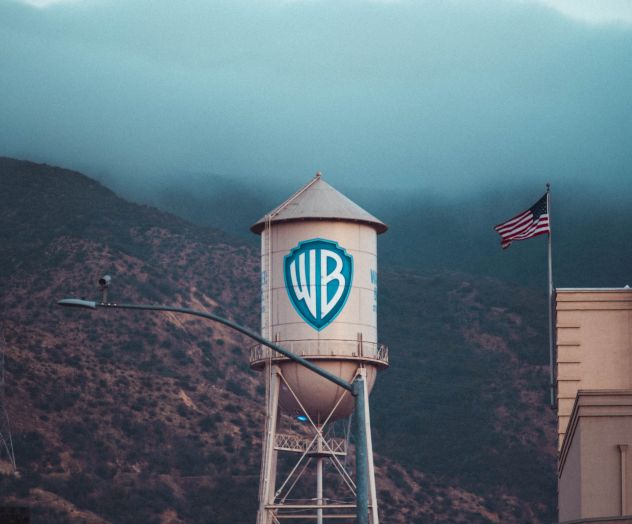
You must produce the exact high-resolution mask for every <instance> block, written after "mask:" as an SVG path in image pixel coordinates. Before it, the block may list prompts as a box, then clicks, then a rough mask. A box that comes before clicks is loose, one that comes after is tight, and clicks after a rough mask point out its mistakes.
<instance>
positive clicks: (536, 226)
mask: <svg viewBox="0 0 632 524" xmlns="http://www.w3.org/2000/svg"><path fill="white" fill-rule="evenodd" d="M494 229H495V230H496V231H497V232H498V234H499V235H500V238H501V241H500V245H501V246H502V248H503V249H506V248H508V247H509V246H510V245H511V243H512V242H513V241H514V240H526V239H528V238H533V237H535V236H538V235H542V234H544V233H549V232H550V229H549V215H548V213H543V214H541V215H540V216H539V217H537V218H536V219H535V220H534V217H533V213H532V211H531V209H527V210H526V211H524V212H522V213H520V214H519V215H517V216H515V217H514V218H512V219H510V220H508V221H507V222H503V223H502V224H498V225H497V226H496V227H494Z"/></svg>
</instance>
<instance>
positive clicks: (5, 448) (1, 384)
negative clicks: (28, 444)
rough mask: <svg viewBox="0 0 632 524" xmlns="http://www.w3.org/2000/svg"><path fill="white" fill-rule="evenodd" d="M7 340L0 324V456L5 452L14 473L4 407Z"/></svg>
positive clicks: (16, 472)
mask: <svg viewBox="0 0 632 524" xmlns="http://www.w3.org/2000/svg"><path fill="white" fill-rule="evenodd" d="M6 347H7V342H6V340H5V338H4V330H3V327H2V324H0V456H2V454H3V452H6V454H7V457H8V459H9V462H10V463H11V469H12V471H13V474H14V475H17V474H18V468H17V466H16V465H15V453H14V452H13V439H12V438H11V428H10V426H9V416H8V415H7V411H6V409H5V401H4V391H5V386H6V383H5V375H4V352H5V349H6Z"/></svg>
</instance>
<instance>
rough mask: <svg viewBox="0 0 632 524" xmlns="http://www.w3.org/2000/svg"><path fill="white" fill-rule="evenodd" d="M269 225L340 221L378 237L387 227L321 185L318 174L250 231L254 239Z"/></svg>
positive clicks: (327, 186) (337, 192)
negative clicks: (365, 228)
mask: <svg viewBox="0 0 632 524" xmlns="http://www.w3.org/2000/svg"><path fill="white" fill-rule="evenodd" d="M268 216H269V217H270V222H271V223H278V222H295V221H299V220H340V221H343V222H360V223H363V224H367V225H369V226H372V227H373V228H375V230H376V231H377V233H378V234H380V233H384V231H386V230H387V229H388V226H387V225H386V224H384V222H382V221H381V220H378V219H377V218H375V217H374V216H373V215H371V214H370V213H369V212H368V211H365V210H364V209H362V208H361V207H360V206H359V205H358V204H356V203H355V202H353V201H351V200H349V199H348V198H347V197H346V196H344V195H343V194H342V193H340V192H339V191H338V190H336V189H334V188H333V187H331V186H330V185H329V184H328V183H327V182H325V181H324V180H323V179H322V177H321V174H320V173H316V176H315V177H314V178H313V179H312V180H310V182H309V183H308V184H307V185H305V186H303V187H302V188H301V189H299V190H298V191H297V192H296V193H294V195H292V196H291V197H290V198H288V199H287V200H286V201H285V202H283V203H282V204H281V205H280V206H278V207H276V208H275V209H273V210H272V211H270V213H268V214H267V215H264V216H263V217H261V219H260V220H258V221H257V222H255V223H254V224H253V225H252V226H251V227H250V231H252V232H253V233H256V234H258V235H260V234H261V232H262V231H263V230H264V228H265V224H266V217H268Z"/></svg>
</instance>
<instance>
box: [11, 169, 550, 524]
mask: <svg viewBox="0 0 632 524" xmlns="http://www.w3.org/2000/svg"><path fill="white" fill-rule="evenodd" d="M0 185H1V187H2V189H3V191H2V192H1V193H0V225H1V227H0V240H1V242H0V293H1V294H0V313H1V315H2V316H1V318H2V323H3V325H4V331H5V337H6V340H7V344H8V350H7V362H6V368H7V384H8V389H7V399H8V402H7V403H8V406H7V409H8V411H9V416H10V418H11V422H12V429H13V433H14V440H15V447H16V459H17V462H18V467H19V469H20V471H21V478H20V479H14V478H12V477H10V476H7V475H3V474H0V482H1V488H0V493H1V495H0V497H1V503H3V504H29V505H31V506H32V508H33V514H34V521H35V522H46V523H50V522H95V523H96V522H117V523H118V522H130V523H131V522H214V523H229V522H232V523H236V522H238V523H240V522H244V523H246V522H252V521H253V520H254V511H255V506H256V494H257V483H258V477H259V474H258V468H259V460H260V439H261V428H262V426H263V416H262V415H263V413H262V405H263V382H262V378H261V376H259V375H258V374H257V373H255V372H253V371H251V370H250V369H249V366H248V348H249V347H250V346H251V342H249V341H248V340H245V339H243V338H241V337H239V336H237V335H235V334H233V333H232V332H230V331H228V330H227V329H225V328H223V327H221V326H216V325H210V324H209V323H204V322H201V321H199V320H194V319H188V318H184V317H177V316H175V315H172V314H151V313H145V312H137V313H129V312H121V311H95V312H89V311H67V310H63V309H61V308H59V307H57V306H55V302H56V300H58V299H59V298H63V297H67V296H82V297H86V298H96V297H97V294H98V290H97V287H96V281H97V279H98V278H99V277H100V276H102V275H103V274H106V273H108V274H110V275H112V277H113V286H112V290H111V294H110V298H111V299H112V300H118V301H122V300H125V301H133V302H143V303H151V302H155V303H170V304H177V305H182V306H184V305H189V306H191V307H195V308H199V309H207V310H209V311H214V312H216V313H218V314H221V315H224V316H228V317H229V318H233V319H234V320H236V321H238V322H240V323H243V324H245V325H248V326H252V327H253V328H255V329H256V328H257V326H258V318H259V316H258V315H259V314H258V307H259V299H258V289H259V269H258V252H257V251H256V249H254V248H253V247H252V245H251V244H244V243H243V242H242V241H240V240H238V239H236V238H234V237H231V236H230V235H228V234H225V233H222V232H220V231H218V230H214V229H210V228H202V227H197V226H193V225H191V224H190V223H187V222H185V221H183V220H181V219H179V218H176V217H174V216H173V215H169V214H167V213H162V212H160V211H158V210H156V209H153V208H150V207H146V206H139V205H135V204H131V203H129V202H126V201H124V200H122V199H120V198H119V197H117V196H116V195H115V194H114V193H112V192H111V191H109V190H108V189H106V188H104V187H103V186H101V185H100V184H98V183H96V182H94V181H92V180H90V179H89V178H87V177H85V176H83V175H81V174H79V173H74V172H71V171H67V170H63V169H59V168H53V167H50V166H46V165H38V164H32V163H29V162H23V161H16V160H12V159H0ZM254 218H257V217H254ZM379 300H380V315H379V320H380V335H381V339H382V340H383V341H384V342H385V343H387V344H388V345H389V346H390V349H391V368H390V369H389V370H388V371H387V372H385V373H384V374H383V376H381V377H380V380H379V381H378V385H377V387H376V389H375V394H374V395H372V397H371V402H372V409H373V411H372V417H373V418H372V421H373V426H374V434H375V450H376V453H377V456H376V463H377V466H378V472H377V473H378V484H379V486H378V489H379V493H380V503H381V512H382V517H383V521H384V522H388V523H410V522H431V521H437V522H547V521H549V520H550V519H551V518H552V515H553V509H554V495H555V488H554V464H555V459H554V457H555V455H554V448H553V441H554V429H553V415H552V413H551V411H550V410H549V409H548V408H547V407H546V398H545V394H546V393H547V391H546V383H547V378H546V377H547V375H546V373H547V371H546V368H545V366H544V364H545V363H546V360H547V356H546V339H545V336H546V333H545V331H544V328H545V324H546V322H545V319H544V311H545V308H544V304H545V300H544V297H543V296H541V295H538V294H534V293H533V292H531V291H529V290H525V289H520V288H517V287H515V286H509V285H507V284H505V283H502V282H500V281H497V280H493V279H481V278H478V277H477V278H473V277H471V276H468V275H466V274H460V273H444V272H442V273H434V274H423V275H422V274H417V273H411V272H408V273H407V272H397V271H389V268H388V267H382V270H381V274H380V298H379Z"/></svg>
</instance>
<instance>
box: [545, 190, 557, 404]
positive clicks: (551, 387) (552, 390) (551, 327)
mask: <svg viewBox="0 0 632 524" xmlns="http://www.w3.org/2000/svg"><path fill="white" fill-rule="evenodd" d="M546 212H547V214H548V215H549V233H548V242H547V244H548V268H549V271H548V273H549V289H548V291H549V293H548V295H549V374H550V379H549V390H550V395H551V399H550V402H551V408H555V367H554V362H553V351H554V348H553V346H554V344H553V339H554V336H555V333H554V331H555V326H554V325H553V292H554V291H553V257H552V253H551V184H547V185H546Z"/></svg>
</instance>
